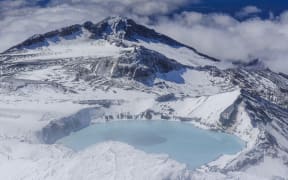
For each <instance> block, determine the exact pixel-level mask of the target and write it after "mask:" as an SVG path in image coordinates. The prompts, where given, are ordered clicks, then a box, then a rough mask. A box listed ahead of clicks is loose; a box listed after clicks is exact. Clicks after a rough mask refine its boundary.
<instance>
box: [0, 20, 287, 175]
mask: <svg viewBox="0 0 288 180" xmlns="http://www.w3.org/2000/svg"><path fill="white" fill-rule="evenodd" d="M255 63H256V65H255ZM258 64H261V63H259V62H258V61H255V62H252V63H250V64H245V65H244V64H234V65H233V64H231V65H229V64H227V63H225V62H222V61H220V60H218V59H215V58H212V57H210V56H208V55H204V54H202V53H200V52H198V51H197V50H196V49H194V48H192V47H189V46H186V45H184V44H182V43H179V42H177V41H175V40H173V39H171V38H169V37H167V36H165V35H162V34H159V33H157V32H155V31H154V30H152V29H149V28H147V27H145V26H142V25H139V24H137V23H135V22H134V21H133V20H131V19H128V18H123V17H110V18H107V19H105V20H103V21H101V22H99V23H97V24H93V23H92V22H85V23H84V24H82V25H72V26H69V27H66V28H62V29H59V30H55V31H52V32H48V33H45V34H41V35H35V36H32V37H31V38H29V39H27V40H26V41H24V42H22V43H20V44H18V45H16V46H14V47H12V48H10V49H8V50H7V51H5V52H3V53H2V54H0V72H1V77H0V87H1V88H0V97H1V98H0V143H1V144H0V172H1V173H0V177H1V179H61V180H62V179H77V180H78V179H81V178H82V179H201V178H202V179H211V178H213V179H235V178H239V179H256V178H258V179H265V178H267V179H272V178H281V177H282V178H284V179H285V178H286V177H288V76H287V75H285V74H278V73H275V72H272V71H270V70H269V69H266V68H265V67H263V66H258ZM121 119H123V120H125V119H134V120H140V119H141V120H143V119H144V120H145V119H163V120H178V121H187V122H191V123H193V124H195V125H197V126H199V127H201V128H208V129H215V130H221V131H224V132H227V133H231V134H235V135H237V136H238V137H240V138H241V139H243V140H244V141H245V142H246V148H245V149H244V150H243V151H241V152H239V153H238V154H236V155H233V156H228V155H223V156H221V157H219V158H218V159H217V160H215V161H213V162H211V163H209V164H207V165H205V166H203V167H200V168H199V169H197V170H196V171H191V170H189V169H187V168H186V166H185V165H182V164H180V163H178V162H176V161H174V160H171V159H169V158H168V157H167V156H158V155H151V154H146V153H143V152H140V151H138V150H136V149H134V148H132V147H130V146H128V145H125V144H122V143H104V144H100V145H96V146H95V147H91V148H88V149H87V150H85V151H84V152H81V153H75V152H72V151H71V150H69V149H67V148H65V147H62V146H60V145H55V144H54V143H55V141H57V140H58V139H59V138H61V137H64V136H66V135H68V134H70V133H71V132H74V131H77V130H79V129H81V128H84V127H87V126H89V125H90V124H93V123H95V122H103V121H112V120H121ZM115 157H117V159H119V161H118V165H117V164H115V163H116V162H114V161H110V160H111V159H113V158H115ZM143 159H145V163H143ZM83 164H85V166H83ZM115 167H116V168H115ZM276 167H277V168H276ZM155 169H156V170H155ZM2 172H3V173H2ZM63 174H65V176H63Z"/></svg>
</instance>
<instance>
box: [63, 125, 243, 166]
mask: <svg viewBox="0 0 288 180" xmlns="http://www.w3.org/2000/svg"><path fill="white" fill-rule="evenodd" d="M110 140H113V141H120V142H124V143H127V144H130V145H132V146H134V147H135V148H137V149H140V150H143V151H145V152H148V153H165V154H168V155H169V156H170V157H171V158H172V159H175V160H177V161H179V162H182V163H186V164H187V165H188V167H189V168H191V169H194V168H196V167H199V166H201V165H203V164H205V163H207V162H210V161H212V160H214V159H216V158H217V157H218V156H220V155H221V154H234V153H236V152H238V151H240V150H241V149H242V148H243V147H244V142H243V141H241V140H240V139H239V138H237V137H235V136H232V135H229V134H225V133H220V132H213V131H208V130H203V129H199V128H196V127H194V126H192V125H191V124H187V123H181V122H169V121H114V122H107V123H99V124H95V125H92V126H90V127H88V128H85V129H83V130H80V131H78V132H76V133H73V134H71V135H69V136H67V137H64V138H62V139H60V140H59V141H58V142H57V143H61V144H64V145H65V146H68V147H70V148H72V149H74V150H76V151H79V150H82V149H84V148H86V147H89V146H91V145H94V144H97V143H100V142H104V141H110Z"/></svg>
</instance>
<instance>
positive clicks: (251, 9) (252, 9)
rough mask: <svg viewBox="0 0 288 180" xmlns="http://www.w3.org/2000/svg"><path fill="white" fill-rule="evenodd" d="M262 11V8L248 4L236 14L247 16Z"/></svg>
mask: <svg viewBox="0 0 288 180" xmlns="http://www.w3.org/2000/svg"><path fill="white" fill-rule="evenodd" d="M261 12H262V10H261V9H259V8H258V7H256V6H246V7H244V8H242V9H241V10H240V11H239V12H237V13H236V16H238V17H246V16H249V15H251V14H258V13H261Z"/></svg>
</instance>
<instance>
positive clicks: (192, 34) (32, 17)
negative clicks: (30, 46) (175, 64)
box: [0, 0, 288, 73]
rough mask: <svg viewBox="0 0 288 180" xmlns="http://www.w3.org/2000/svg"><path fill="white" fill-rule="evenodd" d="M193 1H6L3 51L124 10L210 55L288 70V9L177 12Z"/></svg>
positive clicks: (0, 14)
mask: <svg viewBox="0 0 288 180" xmlns="http://www.w3.org/2000/svg"><path fill="white" fill-rule="evenodd" d="M189 2H190V1H188V0H179V1H174V0H163V1H159V2H155V1H152V0H148V1H147V0H146V1H144V0H122V1H120V0H105V1H104V0H81V1H80V0H63V1H60V0H51V1H50V2H49V3H48V5H47V6H46V7H39V5H38V3H37V1H27V0H26V1H25V0H19V1H0V19H1V20H0V26H1V28H0V40H1V43H0V51H4V50H5V49H8V48H9V47H11V46H13V45H15V44H17V43H19V42H21V41H23V40H24V39H26V38H27V37H29V36H31V35H33V34H36V33H43V32H47V31H50V30H53V29H56V28H60V27H63V26H67V25H71V24H75V23H82V22H83V21H86V20H92V21H94V22H97V21H99V20H101V19H103V18H105V17H107V16H110V15H122V16H128V17H131V18H133V19H135V20H136V21H137V22H139V23H142V24H149V25H150V26H152V27H153V28H155V29H156V30H158V31H160V32H162V33H164V34H167V35H169V36H171V37H173V38H175V39H177V40H179V41H181V42H183V43H186V44H188V45H191V46H193V47H195V48H196V49H198V50H200V51H202V52H204V53H206V54H208V55H210V56H214V57H216V58H219V59H223V60H227V61H231V60H233V61H235V60H241V61H248V60H252V59H255V58H259V59H261V60H263V61H264V62H265V64H266V65H267V66H269V67H270V68H271V69H273V70H275V71H281V72H285V73H288V61H287V57H288V43H287V42H288V13H283V14H282V15H281V16H280V17H277V18H272V19H269V20H261V19H257V18H253V19H248V20H246V21H242V22H240V21H237V20H236V19H234V18H233V17H230V16H228V15H225V14H201V13H195V12H182V13H180V14H173V15H172V16H171V12H173V11H175V10H177V9H179V8H180V7H182V6H184V5H186V4H187V3H189ZM195 2H197V1H195ZM256 11H257V12H261V10H260V9H258V8H257V7H246V8H243V10H242V14H243V13H246V14H247V13H248V14H249V13H253V14H255V13H257V12H256ZM167 14H169V16H167ZM151 24H152V25H151Z"/></svg>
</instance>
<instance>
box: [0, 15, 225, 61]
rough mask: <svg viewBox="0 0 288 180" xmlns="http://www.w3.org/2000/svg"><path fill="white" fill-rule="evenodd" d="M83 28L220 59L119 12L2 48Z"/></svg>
mask: <svg viewBox="0 0 288 180" xmlns="http://www.w3.org/2000/svg"><path fill="white" fill-rule="evenodd" d="M83 31H88V32H89V33H91V35H90V36H89V39H91V40H97V39H105V40H108V41H109V42H112V43H117V44H118V45H123V44H122V41H123V40H127V41H132V42H138V41H139V40H142V41H146V42H148V43H149V42H159V43H163V44H166V45H169V46H172V47H174V48H179V47H185V48H188V49H190V50H192V51H194V53H196V54H198V55H199V56H203V57H205V58H207V59H210V60H212V61H215V62H220V60H219V59H217V58H214V57H211V56H209V55H206V54H204V53H201V52H199V51H198V50H196V49H195V48H193V47H190V46H187V45H185V44H183V43H180V42H178V41H176V40H174V39H172V38H170V37H168V36H166V35H164V34H161V33H158V32H156V31H155V30H154V29H150V28H147V27H146V26H144V25H140V24H137V23H136V22H135V21H134V20H132V19H130V18H127V17H122V16H111V17H108V18H105V19H104V20H102V21H100V22H98V23H96V24H94V23H93V22H91V21H86V22H84V23H83V24H75V25H71V26H68V27H64V28H61V29H57V30H54V31H50V32H47V33H44V34H36V35H33V36H31V37H30V38H28V39H27V40H24V41H23V42H22V43H20V44H17V45H16V46H13V47H11V48H9V49H8V50H6V51H4V52H3V53H4V54H7V53H12V52H15V51H19V50H25V49H26V50H27V49H28V50H29V49H35V48H40V47H48V46H49V41H52V42H54V43H59V42H60V39H59V38H64V39H65V40H73V39H77V37H78V36H80V35H81V34H82V33H83Z"/></svg>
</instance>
